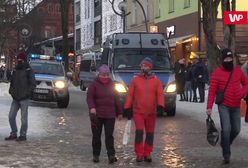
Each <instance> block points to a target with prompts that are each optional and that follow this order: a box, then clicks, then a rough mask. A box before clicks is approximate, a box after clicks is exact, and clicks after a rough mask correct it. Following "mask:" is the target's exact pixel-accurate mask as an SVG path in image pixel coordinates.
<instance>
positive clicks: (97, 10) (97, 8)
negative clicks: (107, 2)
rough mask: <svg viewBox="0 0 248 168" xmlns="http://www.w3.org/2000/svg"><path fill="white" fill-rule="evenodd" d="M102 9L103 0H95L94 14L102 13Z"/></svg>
mask: <svg viewBox="0 0 248 168" xmlns="http://www.w3.org/2000/svg"><path fill="white" fill-rule="evenodd" d="M101 9H102V5H101V0H94V16H95V17H97V16H99V15H101Z"/></svg>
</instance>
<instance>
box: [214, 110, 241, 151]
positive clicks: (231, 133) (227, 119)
mask: <svg viewBox="0 0 248 168" xmlns="http://www.w3.org/2000/svg"><path fill="white" fill-rule="evenodd" d="M218 109H219V115H220V123H221V147H222V152H223V156H230V155H231V144H232V142H233V141H234V139H235V138H236V137H237V135H238V134H239V132H240V120H241V116H240V108H231V107H226V106H224V105H219V106H218Z"/></svg>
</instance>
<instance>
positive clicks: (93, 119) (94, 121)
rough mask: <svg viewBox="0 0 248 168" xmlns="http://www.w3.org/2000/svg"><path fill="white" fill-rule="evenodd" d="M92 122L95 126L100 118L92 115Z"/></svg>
mask: <svg viewBox="0 0 248 168" xmlns="http://www.w3.org/2000/svg"><path fill="white" fill-rule="evenodd" d="M90 121H91V122H92V123H94V124H96V123H97V122H98V118H97V116H96V114H93V113H90Z"/></svg>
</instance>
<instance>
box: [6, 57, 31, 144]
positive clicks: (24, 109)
mask: <svg viewBox="0 0 248 168" xmlns="http://www.w3.org/2000/svg"><path fill="white" fill-rule="evenodd" d="M35 87H36V82H35V77H34V72H33V70H32V68H31V67H30V65H29V64H28V62H27V55H26V54H25V53H23V52H22V53H20V54H18V55H17V65H16V67H15V69H14V70H13V75H12V78H11V81H10V88H9V93H10V95H11V96H12V98H13V101H12V103H11V107H10V112H9V124H10V127H11V132H10V136H9V137H6V138H5V140H17V141H26V139H27V137H26V136H27V129H28V106H29V98H30V96H31V93H32V92H33V90H34V89H35ZM19 109H20V110H21V129H20V136H19V137H18V138H17V125H16V115H17V112H18V110H19Z"/></svg>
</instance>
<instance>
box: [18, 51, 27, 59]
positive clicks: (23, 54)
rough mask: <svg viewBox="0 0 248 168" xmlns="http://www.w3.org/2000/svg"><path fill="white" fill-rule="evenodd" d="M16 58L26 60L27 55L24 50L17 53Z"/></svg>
mask: <svg viewBox="0 0 248 168" xmlns="http://www.w3.org/2000/svg"><path fill="white" fill-rule="evenodd" d="M17 59H18V60H23V61H26V60H27V55H26V54H25V53H24V52H21V53H19V54H18V55H17Z"/></svg>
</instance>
